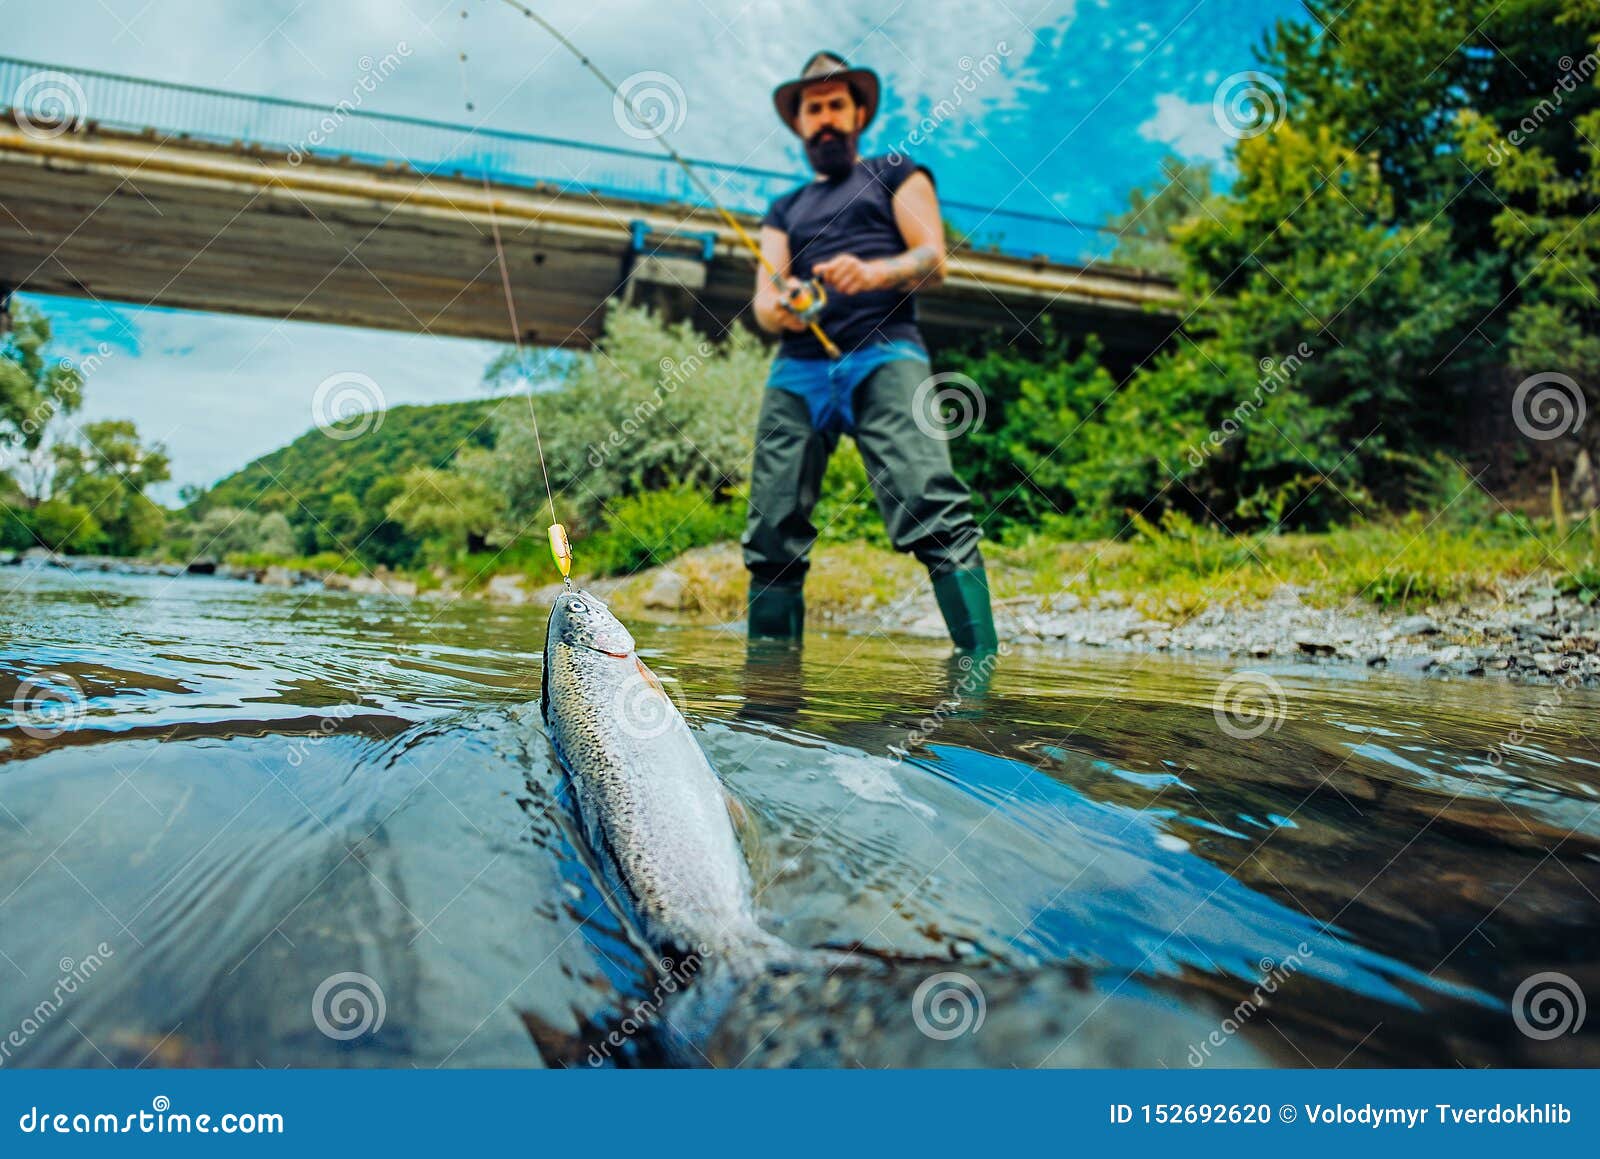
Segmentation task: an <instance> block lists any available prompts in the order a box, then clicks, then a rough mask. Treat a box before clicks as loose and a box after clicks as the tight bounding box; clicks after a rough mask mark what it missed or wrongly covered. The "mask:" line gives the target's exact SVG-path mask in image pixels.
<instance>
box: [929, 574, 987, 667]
mask: <svg viewBox="0 0 1600 1159" xmlns="http://www.w3.org/2000/svg"><path fill="white" fill-rule="evenodd" d="M933 595H934V598H935V599H937V600H938V601H939V612H940V614H941V615H943V616H944V623H945V627H946V628H948V629H949V630H950V639H951V640H952V641H954V643H955V646H956V647H957V648H958V649H960V650H961V651H963V652H993V651H995V649H997V648H998V647H999V646H1000V640H999V637H997V636H996V635H995V631H994V612H993V611H992V610H991V609H990V607H989V576H988V574H987V573H986V572H985V571H984V570H983V568H981V567H973V568H967V569H966V570H965V571H952V572H947V573H946V574H944V575H942V576H939V577H938V578H937V579H935V580H934V581H933Z"/></svg>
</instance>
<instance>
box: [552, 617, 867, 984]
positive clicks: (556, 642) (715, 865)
mask: <svg viewBox="0 0 1600 1159" xmlns="http://www.w3.org/2000/svg"><path fill="white" fill-rule="evenodd" d="M540 711H541V714H542V715H543V717H544V721H545V726H546V731H547V732H548V733H549V735H550V737H551V739H552V740H553V741H554V743H555V748H556V751H557V753H558V754H559V756H560V757H561V760H562V763H563V764H564V765H565V766H566V768H567V771H568V772H569V773H570V774H571V776H572V781H573V784H574V787H575V789H576V796H577V801H578V809H579V812H580V813H581V814H582V817H583V821H584V824H585V828H586V829H587V832H588V835H589V840H590V844H591V846H592V847H593V848H594V849H595V850H596V852H597V853H598V854H600V855H601V857H602V859H603V860H604V861H605V862H606V863H607V872H608V874H610V875H613V876H614V877H615V879H616V880H615V883H614V884H615V885H617V886H620V887H621V888H622V889H624V890H625V891H626V893H627V895H628V896H630V897H631V898H632V900H633V903H634V908H635V909H636V911H637V913H638V915H639V917H640V919H641V921H642V923H643V926H644V932H645V934H646V936H647V937H648V938H649V939H650V941H651V942H652V943H653V944H654V945H655V946H656V947H657V948H658V949H662V950H669V949H675V950H680V951H692V952H694V953H698V954H701V955H705V956H707V957H708V958H709V959H710V962H709V963H708V964H710V965H716V966H720V967H722V968H723V970H725V971H726V976H727V977H728V979H729V980H748V979H751V978H755V977H758V976H761V975H762V974H765V973H767V972H769V971H771V970H773V969H782V968H786V967H788V968H797V967H800V966H802V965H812V966H821V967H824V968H825V967H826V966H828V965H831V964H834V963H835V961H836V960H837V959H841V958H843V957H845V955H833V954H829V953H827V952H824V951H808V950H800V949H797V948H795V947H794V946H791V945H789V943H787V942H785V941H783V940H782V939H781V938H778V937H776V936H774V935H772V934H769V933H768V932H767V931H766V930H764V929H762V928H761V926H760V925H759V924H758V923H757V921H756V916H755V906H754V902H753V900H752V897H751V884H750V870H749V867H748V866H747V865H746V864H745V859H744V854H743V851H742V850H741V848H740V846H739V839H738V836H737V835H736V834H735V832H734V827H733V823H732V820H731V819H730V817H729V809H730V801H729V799H728V798H727V796H726V795H725V793H724V791H723V788H722V782H721V781H720V780H719V779H718V777H717V774H716V771H715V770H714V769H713V768H712V767H711V763H710V762H709V761H708V760H706V756H705V753H704V752H702V751H701V749H700V745H699V742H698V741H696V740H695V738H694V734H693V733H692V732H690V731H689V726H688V724H687V723H686V722H685V721H684V719H683V714H682V713H680V712H679V711H678V706H677V705H676V704H674V703H673V701H672V698H671V697H670V696H669V695H667V692H666V690H665V689H664V688H663V687H662V685H661V681H660V680H659V679H657V678H656V675H655V674H654V673H653V672H651V671H650V669H649V668H648V667H646V666H645V663H644V661H642V660H640V659H639V656H638V654H637V652H636V651H635V647H634V641H633V636H632V635H631V634H630V633H629V632H628V629H627V628H626V627H624V626H623V624H622V622H621V621H620V620H618V619H617V618H616V616H614V615H612V614H611V610H610V609H609V608H607V607H606V606H605V604H603V603H601V602H600V601H599V600H598V599H596V598H595V597H594V596H592V595H590V594H589V593H588V592H585V591H571V590H568V591H564V592H562V593H561V595H559V596H557V597H556V601H555V606H554V607H552V608H551V610H550V626H549V629H548V631H547V632H546V634H545V646H544V690H543V693H542V698H541V703H540ZM719 973H722V971H721V970H719Z"/></svg>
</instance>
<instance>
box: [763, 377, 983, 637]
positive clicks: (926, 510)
mask: <svg viewBox="0 0 1600 1159" xmlns="http://www.w3.org/2000/svg"><path fill="white" fill-rule="evenodd" d="M931 374H932V369H931V368H930V367H929V365H928V364H927V362H925V361H921V360H917V359H898V360H896V361H893V362H888V363H885V364H884V365H883V366H881V367H879V368H878V369H877V370H875V371H874V372H873V373H872V374H870V375H869V376H868V377H867V378H866V379H865V380H863V381H862V383H861V385H860V386H859V387H857V388H856V392H855V398H854V411H855V420H856V430H855V440H856V446H857V447H858V448H859V449H860V451H861V458H862V461H863V462H864V463H865V464H866V468H867V477H868V478H869V479H870V480H871V482H872V489H873V493H874V494H875V495H876V496H877V500H878V510H879V511H880V512H881V513H882V515H883V523H884V527H885V528H886V529H887V530H888V533H889V541H890V542H891V543H892V544H894V546H895V548H896V550H899V551H906V552H910V553H911V554H913V555H915V556H916V557H917V559H919V560H920V561H921V562H922V563H923V565H924V566H926V567H927V569H928V576H929V578H930V579H931V580H932V581H933V591H934V596H935V598H936V599H937V600H938V603H939V611H940V612H941V613H942V614H943V616H944V621H945V625H946V627H947V628H948V629H949V631H950V638H951V640H952V641H954V643H955V645H956V647H957V648H960V649H963V650H966V651H992V650H994V649H995V648H996V647H997V644H998V641H997V639H996V636H995V630H994V616H993V613H992V612H991V610H990V601H989V581H988V577H987V575H986V574H985V572H984V566H983V556H982V554H981V553H980V552H979V550H978V539H979V531H978V525H977V521H976V520H974V519H973V517H972V508H971V503H970V498H969V495H968V491H967V488H966V485H965V484H964V483H962V482H961V480H960V479H958V478H957V477H956V474H955V471H954V469H953V468H952V467H951V465H950V447H949V444H948V442H947V441H946V440H944V439H941V438H938V437H936V435H935V434H932V433H930V431H932V430H934V429H935V428H934V427H933V426H932V424H927V423H924V424H921V425H919V424H918V422H917V421H916V415H915V410H914V408H915V406H916V405H917V402H918V401H919V400H916V398H915V395H916V392H917V388H918V387H919V386H920V385H921V384H922V383H924V382H925V381H927V379H928V378H929V377H930V376H931ZM925 426H926V427H928V429H926V430H925V429H924V427H925ZM838 442H839V432H837V431H818V430H816V429H815V428H814V427H813V426H812V423H811V414H810V411H809V410H808V409H807V407H806V403H805V400H804V399H802V398H801V397H800V396H799V395H796V394H792V393H790V392H789V391H786V390H780V389H777V388H773V387H768V388H767V391H766V396H765V398H764V400H763V402H762V406H761V418H760V420H759V422H758V424H757V427H756V452H755V464H754V467H753V469H752V472H751V479H750V513H749V517H748V520H747V521H746V524H745V532H744V537H743V539H742V541H741V542H742V544H743V546H744V564H745V567H746V568H748V569H749V571H750V605H749V607H750V621H749V622H750V635H751V636H752V637H775V638H796V639H797V638H799V636H800V634H801V631H802V629H803V626H804V622H805V598H804V595H803V584H804V583H805V576H806V570H807V569H808V568H809V567H810V554H811V547H812V545H813V544H814V543H815V542H816V538H817V529H816V527H815V526H814V525H813V524H812V522H811V513H812V511H813V510H815V508H816V505H817V499H818V496H819V494H820V490H821V487H822V476H823V472H824V471H826V470H827V467H828V459H829V457H830V456H831V455H832V454H833V450H834V448H835V447H836V446H837V445H838Z"/></svg>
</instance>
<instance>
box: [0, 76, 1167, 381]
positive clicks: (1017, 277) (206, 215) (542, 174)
mask: <svg viewBox="0 0 1600 1159" xmlns="http://www.w3.org/2000/svg"><path fill="white" fill-rule="evenodd" d="M696 167H697V169H698V170H699V171H700V172H701V174H702V177H703V178H704V179H705V180H706V181H707V183H708V184H709V185H711V187H712V188H714V189H716V190H717V191H718V196H719V198H720V199H721V200H723V201H724V203H725V204H728V205H729V207H730V208H732V209H734V210H735V212H736V213H738V214H739V216H741V218H743V219H744V220H745V221H746V222H747V223H748V224H749V225H750V226H751V227H753V226H754V224H755V223H756V221H757V220H758V219H759V216H760V212H761V211H762V210H763V209H764V208H765V205H766V204H767V203H768V201H770V199H771V198H772V197H773V196H775V195H776V194H778V193H780V192H782V191H784V190H787V189H789V188H792V187H793V186H794V185H796V184H798V183H799V182H800V181H801V180H803V179H804V178H803V177H801V176H799V175H796V174H785V173H774V172H771V171H767V170H758V169H750V168H743V167H738V166H723V165H717V164H714V163H699V162H697V163H696ZM945 211H946V215H947V217H948V218H949V220H950V221H951V223H952V226H953V227H954V228H955V229H956V230H957V231H961V232H962V233H963V234H964V235H965V236H966V237H967V242H966V244H963V245H961V246H959V247H957V248H956V249H955V250H954V251H953V253H952V259H951V263H950V275H949V277H948V280H947V282H946V285H945V286H944V287H943V288H942V289H940V290H938V291H936V292H933V293H930V294H927V295H924V297H923V303H922V307H923V308H922V315H923V320H924V326H925V329H926V331H927V333H928V336H929V340H930V341H931V342H934V343H939V342H943V341H949V340H954V339H959V338H961V337H963V336H966V335H971V334H974V333H980V332H984V331H998V332H999V333H1000V334H1001V335H1002V336H1003V337H1004V338H1005V339H1006V340H1010V341H1023V342H1026V341H1027V340H1028V339H1029V337H1030V336H1032V335H1035V334H1037V332H1038V329H1039V325H1040V323H1041V321H1042V320H1043V318H1045V317H1047V316H1048V317H1050V318H1052V319H1053V320H1054V322H1055V323H1056V325H1057V326H1058V328H1059V329H1062V330H1065V331H1067V332H1069V333H1078V334H1082V333H1089V332H1093V333H1096V334H1098V335H1099V336H1100V338H1101V340H1102V342H1103V343H1104V345H1105V347H1106V350H1107V353H1108V355H1109V357H1110V358H1111V360H1112V361H1113V362H1114V363H1120V364H1129V363H1131V362H1133V361H1136V360H1138V359H1140V358H1142V357H1144V356H1146V355H1148V354H1149V353H1150V352H1151V351H1152V350H1153V349H1155V348H1156V347H1158V346H1159V345H1160V344H1161V343H1162V342H1163V341H1164V340H1166V339H1167V338H1168V337H1169V336H1170V334H1171V331H1172V329H1173V326H1174V324H1175V318H1174V317H1173V315H1172V314H1171V312H1170V311H1171V308H1172V307H1173V305H1174V302H1175V296H1174V293H1173V287H1172V285H1171V284H1170V282H1168V281H1167V280H1165V279H1163V278H1160V277H1157V276H1154V275H1150V274H1147V273H1144V272H1141V271H1137V270H1131V269H1126V268H1120V267H1116V266H1112V265H1110V264H1108V263H1106V262H1104V261H1103V260H1098V259H1099V258H1100V255H1102V254H1104V253H1105V252H1108V251H1109V249H1110V246H1111V244H1112V242H1113V240H1114V239H1113V238H1111V237H1110V236H1109V235H1108V234H1107V233H1106V231H1104V230H1103V229H1100V228H1099V227H1091V226H1083V225H1078V224H1076V223H1072V222H1069V221H1066V220H1065V219H1062V218H1052V217H1049V216H1043V215H1033V214H1021V213H1016V212H1013V211H1009V210H1003V209H994V208H989V207H985V206H982V205H974V204H967V203H962V202H946V203H945ZM496 231H498V233H499V235H500V238H501V241H502V243H503V245H504V246H505V250H506V255H507V264H508V269H509V280H510V283H511V290H512V294H513V298H514V301H515V303H516V314H517V318H518V322H519V327H520V329H521V331H522V338H523V340H524V341H525V342H529V343H534V344H538V345H544V346H568V347H577V346H585V345H588V344H589V343H591V342H592V341H593V340H594V339H595V338H596V337H597V336H598V335H599V333H600V332H601V330H602V327H603V322H604V307H605V303H606V302H607V300H609V299H610V298H611V297H612V296H613V295H618V294H621V295H623V296H625V297H629V298H633V299H638V298H641V297H643V298H645V299H647V300H649V301H651V302H652V303H653V304H655V305H657V306H659V307H660V308H662V309H664V310H666V311H667V312H668V313H670V314H676V315H679V316H685V315H686V316H689V317H691V318H692V319H693V320H694V321H695V322H696V323H697V325H699V326H700V327H701V328H703V329H706V330H708V331H709V332H711V333H717V332H719V331H720V330H721V329H723V328H724V327H726V326H728V325H731V324H732V323H733V322H734V321H735V320H736V319H737V318H739V316H740V315H741V314H742V313H743V312H744V311H746V310H747V308H748V305H749V300H750V293H751V288H752V285H753V281H754V276H755V262H754V259H753V258H752V257H751V256H750V254H749V253H748V251H746V250H745V249H744V247H743V246H741V245H739V244H738V242H737V241H736V240H735V238H734V237H733V234H732V231H731V230H729V229H728V228H727V226H726V225H725V223H724V222H723V221H722V219H721V218H720V217H719V216H718V215H717V214H716V213H715V211H714V210H712V209H711V208H710V207H709V206H707V205H706V204H705V203H704V199H703V198H702V197H701V196H700V195H699V194H698V193H697V192H696V191H695V190H694V188H693V186H692V185H691V184H690V183H689V182H688V180H687V179H686V178H685V177H684V176H683V175H682V173H681V171H679V170H677V169H676V167H674V166H672V165H671V163H670V162H669V161H667V160H666V158H665V157H663V156H660V155H657V154H651V153H645V152H635V151H630V150H621V149H613V148H609V147H604V146H594V145H585V144H581V143H576V142H570V141H562V140H557V139H554V138H547V137H536V136H531V135H523V134H511V133H503V132H497V131H490V130H483V129H472V128H468V127H465V126H458V125H450V124H445V123H443V122H437V121H427V120H421V119H417V118H405V117H388V116H379V115H377V114H373V113H369V112H366V111H363V110H359V109H351V108H348V107H347V106H340V107H336V108H333V109H330V108H328V107H326V106H319V105H309V104H303V103H299V102H292V101H282V100H277V99H273V98H263V97H250V96H243V95H240V94H233V93H225V92H220V91H217V90H209V89H197V88H191V87H188V86H179V85H164V84H157V83H154V82H149V81H143V80H137V79H133V78H128V77H119V76H113V75H111V74H105V73H94V72H87V71H84V70H69V69H60V68H53V67H51V66H48V65H42V64H37V63H34V62H28V61H15V60H9V59H6V58H0V293H4V292H8V291H11V290H25V291H33V292H37V293H45V294H64V295H77V296H86V297H93V298H96V299H102V300H110V301H118V302H130V303H137V304H147V303H148V304H154V305H158V306H170V307H178V308H185V309H196V310H211V311H221V312H228V313H242V314H255V315H262V316H266V317H273V318H286V319H296V320H305V321H317V322H331V323H338V324H343V325H355V326H372V327H379V328H385V329H398V330H409V331H419V332H427V333H431V334H438V335H457V336H467V337H474V338H485V339H492V340H501V341H505V340H509V337H510V324H509V320H508V316H507V310H506V302H505V288H504V286H503V284H502V280H501V274H500V269H499V265H498V262H497V261H496V258H495V242H494V234H495V232H496Z"/></svg>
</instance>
